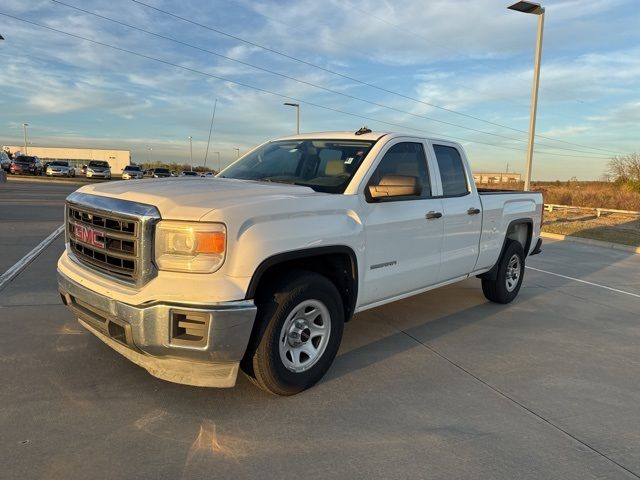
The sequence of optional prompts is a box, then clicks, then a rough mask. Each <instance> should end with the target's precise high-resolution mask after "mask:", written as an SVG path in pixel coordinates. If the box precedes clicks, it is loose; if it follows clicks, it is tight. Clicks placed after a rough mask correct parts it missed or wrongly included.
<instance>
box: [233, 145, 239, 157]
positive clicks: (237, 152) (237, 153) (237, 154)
mask: <svg viewBox="0 0 640 480" xmlns="http://www.w3.org/2000/svg"><path fill="white" fill-rule="evenodd" d="M234 150H235V151H236V158H240V148H238V147H236V148H234Z"/></svg>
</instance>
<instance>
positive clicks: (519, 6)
mask: <svg viewBox="0 0 640 480" xmlns="http://www.w3.org/2000/svg"><path fill="white" fill-rule="evenodd" d="M508 8H509V9H510V10H515V11H517V12H522V13H531V14H533V15H537V16H538V33H537V35H536V53H535V57H534V61H533V86H532V87H531V112H530V114H529V146H528V148H527V165H526V167H525V174H524V189H525V190H529V188H531V166H532V163H533V143H534V140H535V136H536V113H537V110H538V86H539V84H540V60H541V58H542V34H543V31H544V7H542V6H541V5H540V4H539V3H534V2H529V1H521V2H516V3H514V4H513V5H511V6H510V7H508Z"/></svg>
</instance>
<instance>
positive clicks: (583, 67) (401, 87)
mask: <svg viewBox="0 0 640 480" xmlns="http://www.w3.org/2000/svg"><path fill="white" fill-rule="evenodd" d="M64 1H65V3H68V4H70V5H74V6H77V7H80V8H83V9H85V10H89V11H91V12H94V13H98V14H100V15H103V16H106V17H109V18H112V19H115V20H118V21H120V22H125V23H128V24H130V25H134V26H136V27H139V28H142V29H145V30H149V31H152V32H155V33H157V34H160V35H164V36H168V37H172V38H173V39H176V40H179V41H180V42H183V43H187V44H190V45H194V46H196V47H198V48H200V49H206V50H210V51H212V52H216V53H219V54H221V55H225V56H227V57H231V58H234V59H237V60H240V61H242V62H245V63H249V64H252V65H256V66H259V67H262V68H266V69H269V70H273V71H276V72H279V73H281V74H284V75H287V76H289V77H293V78H295V79H299V80H302V81H304V82H307V83H306V84H305V83H300V82H296V81H295V80H293V79H288V78H282V77H279V76H276V75H273V74H268V73H266V72H264V71H260V70H256V69H254V68H252V67H250V66H247V65H242V64H240V63H237V62H232V61H229V60H226V59H223V58H220V57H216V56H214V55H212V54H210V53H206V52H203V51H202V50H198V49H195V48H191V47H189V46H186V45H183V44H178V43H175V42H172V41H169V40H165V39H160V38H157V37H154V36H150V35H148V34H145V33H142V32H140V31H136V30H133V29H131V28H128V27H124V26H122V25H117V24H115V23H112V22H109V21H107V20H104V19H100V18H97V17H95V16H92V15H89V14H86V13H82V12H79V11H77V10H73V9H71V8H69V7H67V6H64V5H61V4H59V3H56V2H53V1H50V0H42V1H40V0H31V1H29V2H25V1H23V0H3V1H2V3H1V5H0V12H2V13H6V14H9V15H12V16H15V17H19V18H23V19H26V20H30V21H33V22H37V23H40V24H44V25H47V26H49V27H52V28H55V29H59V30H64V31H67V32H70V33H74V34H76V35H80V36H83V37H87V38H91V39H94V40H97V41H100V42H103V43H106V44H110V45H114V46H118V47H120V48H123V49H127V50H131V51H135V52H138V53H140V54H142V55H146V56H150V57H155V58H158V59H161V60H164V61H166V62H169V63H174V64H177V65H181V66H183V67H186V68H188V69H191V70H196V71H198V72H202V73H196V72H194V71H189V70H186V69H181V68H177V67H174V66H171V65H167V64H164V63H160V62H157V61H153V60H149V59H145V58H142V57H140V56H135V55H130V54H127V53H124V52H122V51H117V50H113V49H109V48H107V47H103V46H99V45H95V44H91V43H89V42H85V41H83V40H80V39H77V38H72V37H68V36H65V35H62V34H59V33H56V32H53V31H48V30H45V29H41V28H39V27H36V26H34V25H30V24H25V23H22V22H20V21H17V20H14V19H11V18H8V17H4V16H0V34H2V35H3V36H4V37H5V41H3V42H0V61H1V62H2V73H0V144H15V143H18V144H20V143H22V123H23V122H27V123H29V124H30V127H29V136H30V141H31V142H32V143H33V144H34V145H41V146H78V147H100V148H125V149H130V150H131V151H132V156H133V159H134V161H144V160H147V159H153V160H162V161H178V162H185V163H188V161H189V141H188V137H189V136H190V135H191V136H193V152H194V161H195V163H202V160H203V158H204V151H205V147H206V143H207V136H208V132H209V122H210V118H211V111H212V107H213V100H214V98H218V108H217V113H216V120H215V125H214V132H213V137H212V143H211V147H210V152H211V151H220V152H221V154H222V161H223V165H224V164H226V163H229V162H230V161H231V160H232V159H233V158H235V151H234V148H235V147H240V149H241V150H243V151H246V150H247V149H248V148H250V147H252V146H254V145H256V144H258V143H261V142H263V141H265V140H267V139H269V138H274V137H278V136H282V135H287V134H289V133H292V132H293V131H294V129H295V112H294V110H293V109H292V108H290V107H284V106H283V105H282V103H283V102H284V101H287V100H286V99H283V98H282V97H278V96H276V95H271V94H267V93H264V92H260V91H257V90H253V89H250V88H247V87H243V86H239V85H238V84H235V83H232V82H239V83H244V84H248V85H251V86H254V87H258V88H260V89H263V90H269V91H273V92H275V93H280V94H282V95H285V96H289V97H293V98H297V99H300V100H302V101H304V102H309V103H313V104H316V105H322V106H325V107H328V108H329V109H333V110H341V111H344V112H350V113H352V114H356V115H362V116H365V117H369V118H370V119H372V120H364V119H361V118H356V117H353V116H349V115H346V114H344V113H338V112H335V111H332V110H328V109H323V108H320V107H318V106H313V105H309V104H303V105H302V107H301V130H302V131H324V130H353V131H355V130H357V129H358V128H359V127H360V126H362V125H364V124H366V125H367V126H369V127H370V128H372V129H374V130H380V131H408V132H411V133H415V134H416V135H425V136H437V137H443V138H454V139H457V140H459V141H461V143H463V145H464V146H465V148H466V149H467V152H468V155H469V157H470V160H471V162H472V166H473V168H474V170H476V171H481V170H498V171H502V170H504V169H505V167H506V165H507V164H509V168H510V170H511V171H520V172H522V171H523V170H524V168H523V165H524V159H525V151H524V150H525V149H526V134H525V133H522V132H519V131H514V130H509V129H505V128H502V127H498V126H496V125H494V124H501V125H506V126H509V127H511V128H515V129H517V130H523V131H526V130H527V128H528V116H529V101H530V90H531V79H532V64H533V47H534V39H535V29H536V17H535V16H533V15H525V14H521V13H518V12H513V11H510V10H507V9H506V8H505V7H506V5H507V4H508V3H509V2H508V1H507V2H503V1H496V0H469V1H445V0H432V1H429V2H425V1H422V0H421V1H405V2H386V1H377V2H373V1H367V0H358V1H357V2H356V1H352V0H344V1H337V0H325V1H318V0H315V1H310V0H297V1H279V2H276V1H270V0H264V1H252V2H249V1H245V0H213V1H203V0H200V1H195V0H183V1H180V2H178V1H175V0H174V1H169V0H166V1H165V0H144V1H145V3H148V4H150V5H153V6H155V7H158V8H161V9H163V10H166V11H170V12H172V13H174V14H176V15H179V16H181V17H185V18H188V19H191V20H194V21H196V22H198V23H200V24H203V25H206V26H209V27H211V28H213V29H217V30H220V31H224V32H226V33H229V34H232V35H234V36H237V37H241V38H243V39H245V40H248V41H250V42H253V43H255V44H259V45H263V46H266V47H269V48H271V49H273V50H277V51H279V52H282V53H285V54H287V55H289V56H292V57H296V58H300V59H302V60H304V61H306V62H308V63H311V64H314V65H317V66H320V67H322V69H319V68H314V67H312V66H310V65H308V64H303V63H300V62H295V61H293V60H291V59H287V58H285V57H283V56H281V55H276V54H273V53H270V52H267V51H265V50H263V49H260V48H257V47H255V46H251V45H249V44H247V43H243V42H241V41H237V40H234V39H231V38H229V37H226V36H223V35H221V34H219V33H215V32H213V31H211V30H209V29H206V28H202V27H198V26H195V25H193V24H190V23H187V22H184V21H182V20H179V19H176V18H172V17H170V16H168V15H166V14H163V13H161V12H158V11H157V10H153V9H150V8H148V7H145V6H143V5H140V4H138V3H135V2H133V1H131V0H112V1H110V2H104V1H103V2H100V1H92V0H85V1H83V2H80V1H79V0H64ZM544 5H545V7H546V12H547V13H546V23H545V38H544V52H543V62H542V74H541V88H540V103H539V107H538V127H537V132H538V133H539V134H541V135H544V136H545V137H548V138H538V139H537V142H539V147H538V148H537V152H536V155H535V158H534V170H533V178H534V180H535V179H540V180H554V179H568V178H570V177H574V176H575V177H577V178H578V179H581V180H588V179H598V178H599V177H600V176H601V175H602V174H603V173H604V171H605V169H606V163H607V160H608V158H609V157H610V156H611V155H612V154H614V153H619V154H625V153H630V152H634V151H639V150H640V135H639V129H638V124H639V122H640V29H639V28H638V26H639V25H640V11H639V10H638V9H637V0H590V1H584V0H583V1H578V0H549V1H548V2H545V3H544ZM327 70H330V71H334V72H338V73H341V74H343V75H345V76H348V77H351V78H354V79H358V80H362V81H364V82H366V83H370V84H374V85H376V86H379V87H381V88H383V89H385V90H389V91H393V92H396V93H400V94H402V95H404V97H403V96H399V95H394V94H391V93H388V92H383V91H380V90H378V89H374V88H371V87H368V86H364V85H362V84H360V83H357V82H355V81H353V80H350V79H346V78H344V77H341V76H338V75H335V74H332V73H329V72H328V71H327ZM203 73H204V74H203ZM205 74H206V75H205ZM207 75H209V76H207ZM212 76H216V77H221V78H223V79H226V80H221V79H216V78H213V77H212ZM309 84H316V85H319V86H321V87H323V88H324V89H330V90H333V91H336V92H342V93H343V94H344V95H349V96H352V97H353V96H355V97H358V98H361V99H364V100H368V101H369V102H373V103H376V104H377V105H373V104H371V103H366V102H363V101H360V100H356V99H353V98H347V97H346V96H344V95H343V96H341V95H338V94H336V93H333V92H327V91H326V90H323V89H319V88H316V87H313V86H311V85H309ZM406 97H411V98H412V99H417V100H420V101H421V102H424V103H420V102H416V101H415V100H411V99H408V98H406ZM427 104H433V105H438V106H441V107H445V108H447V109H450V110H455V111H457V112H461V113H463V114H466V115H471V116H474V117H478V118H481V119H484V120H488V121H490V122H493V123H494V124H490V123H483V122H481V121H478V120H475V119H472V118H469V117H465V116H462V115H457V114H454V113H452V112H448V111H444V110H441V109H438V108H434V107H432V106H429V105H427ZM386 107H390V108H386ZM424 117H429V118H430V119H426V118H424ZM375 120H378V121H384V122H389V123H393V124H396V125H394V126H390V125H388V124H383V123H379V122H378V121H375ZM438 120H439V121H440V122H438ZM441 122H447V123H448V124H444V123H441ZM450 124H457V125H460V126H462V127H466V128H461V127H457V126H453V125H450ZM409 128H411V129H416V130H422V131H424V132H423V133H420V132H417V131H414V130H408V129H409ZM474 130H480V131H483V132H488V133H490V134H492V135H489V134H486V133H481V132H478V131H474ZM505 137H507V138H505ZM554 139H557V140H561V141H563V142H571V144H569V143H563V142H560V141H555V140H554ZM576 144H577V145H576ZM578 145H580V146H578ZM590 147H595V148H596V149H600V150H596V149H593V148H590ZM150 149H151V150H150ZM553 154H556V155H553ZM563 155H564V156H563ZM209 158H210V159H211V158H215V156H214V155H211V154H210V156H209Z"/></svg>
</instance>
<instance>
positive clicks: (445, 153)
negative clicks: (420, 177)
mask: <svg viewBox="0 0 640 480" xmlns="http://www.w3.org/2000/svg"><path fill="white" fill-rule="evenodd" d="M433 149H434V150H435V152H436V159H437V160H438V168H439V169H440V178H441V179H442V194H443V195H465V194H467V193H469V187H468V185H467V176H466V174H465V171H464V164H463V163H462V158H461V157H460V152H458V150H457V149H456V148H453V147H447V146H444V145H434V146H433Z"/></svg>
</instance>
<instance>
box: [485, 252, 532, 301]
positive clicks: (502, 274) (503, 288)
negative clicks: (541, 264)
mask: <svg viewBox="0 0 640 480" xmlns="http://www.w3.org/2000/svg"><path fill="white" fill-rule="evenodd" d="M507 242H508V243H507V246H506V248H505V250H504V253H503V254H502V258H500V262H499V263H498V271H497V273H496V278H495V280H489V279H484V278H483V279H482V293H484V296H485V297H486V298H487V300H491V301H492V302H496V303H503V304H506V303H510V302H512V301H513V299H514V298H516V297H517V296H518V292H519V291H520V287H521V286H522V281H523V280H524V250H523V249H522V245H520V242H516V241H513V240H507ZM516 258H517V260H514V259H516ZM514 262H516V263H517V267H516V268H514ZM516 274H517V276H518V277H517V280H515V279H514V278H513V276H514V275H516ZM514 280H515V281H514ZM510 285H511V287H510Z"/></svg>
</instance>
